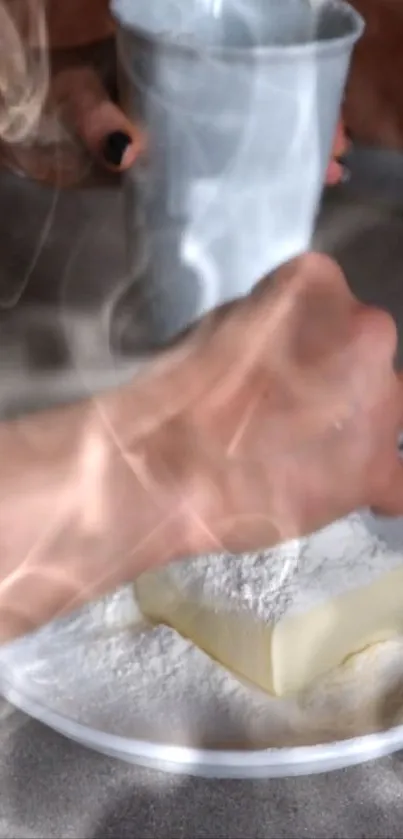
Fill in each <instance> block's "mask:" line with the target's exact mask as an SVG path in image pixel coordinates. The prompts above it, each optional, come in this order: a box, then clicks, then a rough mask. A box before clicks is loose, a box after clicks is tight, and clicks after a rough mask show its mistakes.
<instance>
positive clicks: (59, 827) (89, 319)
mask: <svg viewBox="0 0 403 839" xmlns="http://www.w3.org/2000/svg"><path fill="white" fill-rule="evenodd" d="M392 162H393V161H392ZM378 163H379V166H378V168H377V170H376V172H374V171H372V173H371V172H370V177H368V169H367V168H366V166H367V163H366V159H365V155H364V156H361V157H360V158H359V159H358V161H357V162H356V164H355V170H354V172H355V174H354V175H353V177H352V180H351V183H350V184H348V185H346V186H344V187H342V188H340V189H337V190H335V191H333V192H332V194H331V195H329V196H327V197H326V199H325V202H324V207H323V212H322V215H321V218H320V221H319V225H318V233H317V238H316V244H317V246H318V247H319V248H321V249H324V250H327V251H328V252H330V253H333V254H334V255H336V257H337V258H338V259H339V260H340V262H341V263H342V265H343V267H344V268H345V270H346V271H347V273H348V277H349V280H350V282H351V285H352V287H353V289H354V290H355V292H356V293H357V294H358V295H359V296H360V297H361V298H362V299H364V300H366V301H368V302H372V303H377V304H380V305H384V306H385V307H386V308H388V309H389V310H390V311H392V313H393V314H394V316H395V318H396V320H397V323H398V326H399V333H400V338H401V337H402V336H403V211H402V209H401V207H403V167H402V165H401V163H400V161H399V160H396V161H395V162H394V163H393V166H391V165H390V159H388V161H386V163H385V161H384V160H383V158H382V157H381V158H379V161H378ZM371 165H372V164H371ZM382 167H384V171H383V169H382ZM0 208H1V210H0V243H1V260H0V263H1V264H0V413H1V415H2V416H7V415H10V414H12V413H15V412H16V411H19V410H24V409H26V408H30V407H37V406H39V405H44V404H50V403H53V402H57V401H63V400H70V399H71V398H75V397H78V396H80V395H81V394H84V393H86V392H88V391H91V390H97V389H99V388H103V387H105V386H109V385H110V384H113V383H114V382H115V381H116V380H117V378H118V379H119V378H125V377H127V376H129V375H130V374H131V371H132V370H133V369H134V368H135V366H136V364H135V361H134V360H133V359H131V358H130V355H129V356H128V355H127V354H126V355H125V354H124V353H123V350H122V346H126V347H127V340H126V338H127V335H128V334H130V329H131V328H132V324H131V320H130V318H131V312H130V307H128V308H126V309H125V306H122V305H121V306H119V305H117V303H118V301H119V300H120V299H123V295H126V298H125V299H127V283H126V282H125V272H124V252H123V241H122V225H121V195H120V193H119V191H118V190H117V189H116V188H113V187H112V186H111V185H110V184H108V182H106V183H105V184H104V185H102V186H98V187H93V188H87V189H83V190H80V191H79V192H66V193H63V194H56V193H54V192H52V190H47V189H42V188H39V187H37V186H35V185H33V184H30V183H29V182H28V181H24V180H18V179H15V178H14V177H12V176H8V175H3V176H1V178H0ZM38 243H39V244H38ZM125 336H126V337H125ZM400 344H401V348H402V342H401V341H400ZM401 348H400V351H399V355H400V357H401V358H402V357H403V356H402V351H401ZM0 746H1V748H0V839H2V837H4V839H5V838H6V837H10V839H11V837H21V839H25V837H27V839H28V837H38V839H39V837H45V836H46V837H54V838H55V839H56V837H66V839H67V837H77V839H78V837H86V839H101V837H126V836H127V837H142V838H143V839H146V837H152V839H157V837H158V839H165V837H166V839H173V837H185V838H186V839H193V838H194V839H197V837H211V839H213V837H215V839H218V837H228V839H232V838H233V839H236V837H258V838H259V839H260V837H262V839H264V838H265V837H273V839H274V837H288V839H291V837H296V839H297V837H298V839H299V837H301V836H305V835H306V836H309V837H312V839H313V837H323V836H326V837H335V839H336V837H340V839H359V838H360V839H361V837H365V839H372V837H374V838H375V837H377V838H378V837H379V839H386V837H388V839H389V837H391V839H392V838H394V837H396V839H398V837H402V836H403V798H402V792H403V759H402V757H401V755H396V756H394V757H393V758H389V759H386V760H382V761H378V762H377V763H372V764H367V765H365V766H362V767H358V768H355V769H350V770H346V771H342V772H337V773H333V774H330V775H322V776H315V777H311V778H296V779H289V780H275V781H253V782H247V781H245V782H241V781H205V780H200V779H188V778H184V777H183V776H178V777H176V776H168V775H162V774H159V773H157V772H151V771H146V770H143V769H138V768H136V767H132V766H128V765H125V764H122V763H119V762H117V761H114V760H112V759H109V758H104V757H102V756H99V755H96V754H94V753H92V752H90V751H87V750H86V749H84V748H82V747H79V746H77V745H75V744H73V743H71V742H69V741H68V740H66V739H64V738H62V737H60V736H59V735H57V734H54V733H53V732H51V731H50V730H47V729H45V728H44V727H43V726H41V725H40V724H38V723H36V722H34V721H31V720H30V719H28V718H27V717H25V716H24V715H23V714H21V713H20V712H18V711H15V710H14V709H13V708H12V707H11V706H9V705H7V704H6V703H5V702H2V703H0Z"/></svg>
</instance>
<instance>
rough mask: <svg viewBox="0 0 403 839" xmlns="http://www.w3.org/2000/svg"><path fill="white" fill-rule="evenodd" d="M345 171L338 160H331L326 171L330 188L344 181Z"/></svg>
mask: <svg viewBox="0 0 403 839" xmlns="http://www.w3.org/2000/svg"><path fill="white" fill-rule="evenodd" d="M344 177H345V169H344V166H342V164H341V163H339V162H338V161H337V160H331V161H330V163H329V166H328V167H327V171H326V183H327V185H328V186H335V185H336V184H339V183H340V182H341V181H343V180H344Z"/></svg>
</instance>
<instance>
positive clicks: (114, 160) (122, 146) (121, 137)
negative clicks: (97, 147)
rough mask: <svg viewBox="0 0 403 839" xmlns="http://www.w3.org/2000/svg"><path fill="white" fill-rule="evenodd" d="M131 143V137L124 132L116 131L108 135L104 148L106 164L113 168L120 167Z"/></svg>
mask: <svg viewBox="0 0 403 839" xmlns="http://www.w3.org/2000/svg"><path fill="white" fill-rule="evenodd" d="M131 142H132V140H131V137H129V135H128V134H125V132H124V131H114V132H113V133H112V134H108V136H107V138H106V140H105V142H104V146H103V155H104V158H105V160H106V162H107V163H109V164H110V165H111V166H120V164H121V163H122V160H123V158H124V156H125V152H126V149H127V148H128V146H130V145H131Z"/></svg>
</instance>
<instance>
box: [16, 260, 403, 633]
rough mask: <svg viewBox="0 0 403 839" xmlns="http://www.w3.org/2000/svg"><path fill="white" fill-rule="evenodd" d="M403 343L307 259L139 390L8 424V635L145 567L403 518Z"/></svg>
mask: <svg viewBox="0 0 403 839" xmlns="http://www.w3.org/2000/svg"><path fill="white" fill-rule="evenodd" d="M395 346H396V330H395V327H394V325H393V322H392V320H391V318H390V317H389V316H388V315H387V314H385V313H384V312H381V311H379V310H374V309H372V308H368V307H365V306H362V305H361V304H360V303H359V302H358V301H357V300H356V299H355V298H354V297H353V296H352V294H351V293H350V291H349V289H348V287H347V284H346V282H345V280H344V278H343V275H342V273H341V271H340V269H339V268H338V267H337V265H336V264H335V263H334V262H332V261H331V260H329V259H327V258H326V257H322V256H319V255H315V254H308V255H307V256H305V257H302V258H300V259H298V260H295V261H293V262H292V263H290V264H288V265H286V266H284V267H283V268H281V269H280V270H279V271H278V272H276V274H275V275H274V276H273V277H271V278H269V279H268V280H266V281H264V282H263V283H262V284H261V285H260V286H259V287H258V288H257V289H256V291H255V292H254V293H253V294H252V295H251V296H249V297H246V298H244V299H243V300H241V301H238V302H237V303H235V304H232V305H230V306H226V307H224V308H223V309H222V310H221V311H219V312H217V313H216V314H214V315H213V316H209V317H208V318H207V319H206V320H204V321H203V322H202V323H201V324H200V325H199V327H198V328H196V329H195V330H193V331H192V332H191V333H189V334H188V335H187V336H186V337H184V338H183V339H182V341H180V342H179V343H178V345H177V346H175V347H174V348H171V349H169V350H167V351H166V352H165V353H164V354H163V355H162V356H161V357H159V358H158V359H156V360H155V362H153V363H152V364H151V365H150V366H149V367H146V368H145V369H144V371H143V373H142V374H141V375H139V377H138V378H136V379H135V380H134V381H133V382H132V383H131V384H130V385H126V386H124V387H122V388H120V389H117V390H115V391H111V392H110V393H106V394H103V395H100V396H99V397H97V398H93V399H92V400H88V401H86V402H83V403H80V404H78V405H75V406H72V407H70V408H67V409H66V408H64V409H59V410H57V411H52V412H49V413H44V414H36V415H32V416H28V417H24V418H22V419H19V420H17V421H14V422H11V423H7V424H3V425H0V463H1V470H0V641H5V640H8V639H10V638H11V637H14V636H15V635H19V634H21V633H24V632H27V631H29V630H30V629H32V628H34V627H36V626H39V625H40V624H42V623H44V622H46V621H48V620H50V619H51V618H53V617H55V616H57V615H60V614H63V613H65V612H67V611H69V610H70V609H73V608H75V607H76V606H79V605H81V604H82V603H83V602H85V601H86V600H90V599H93V598H96V597H98V596H101V595H102V594H104V593H106V592H107V591H109V590H112V589H114V588H115V587H117V586H118V585H120V584H122V583H126V582H129V581H131V580H133V579H134V578H135V577H136V576H137V575H138V574H139V573H141V572H142V571H143V570H145V569H146V568H150V567H155V566H157V565H162V564H164V563H166V562H169V561H173V560H175V559H183V558H185V557H187V556H191V555H195V554H200V553H205V552H215V551H217V552H221V551H224V550H228V551H230V552H232V553H234V554H237V553H241V552H243V551H250V550H256V549H259V548H262V547H267V546H270V545H273V544H275V543H277V542H279V541H284V540H286V539H288V538H294V537H297V536H300V535H303V534H306V533H309V532H312V531H313V530H315V529H318V528H320V527H322V526H324V525H326V524H327V523H328V522H330V521H332V520H334V519H336V518H339V517H340V516H343V515H346V514H348V513H349V512H351V511H353V510H355V509H357V508H360V507H365V506H370V507H374V508H376V509H378V510H379V511H382V512H383V513H385V514H390V515H394V514H398V513H402V512H403V467H402V465H401V462H400V460H399V457H398V451H397V437H398V433H399V431H400V428H401V419H402V413H403V398H402V386H401V383H400V380H399V378H398V376H397V375H396V373H395V372H394V369H393V361H394V353H395ZM234 561H236V559H234Z"/></svg>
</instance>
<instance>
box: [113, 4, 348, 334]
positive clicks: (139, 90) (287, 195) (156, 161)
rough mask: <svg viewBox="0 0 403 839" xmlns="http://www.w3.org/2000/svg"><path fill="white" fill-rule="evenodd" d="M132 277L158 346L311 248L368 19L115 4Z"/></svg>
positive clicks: (339, 11)
mask: <svg viewBox="0 0 403 839" xmlns="http://www.w3.org/2000/svg"><path fill="white" fill-rule="evenodd" d="M112 9H113V12H114V15H115V18H116V19H117V22H118V64H119V73H120V89H121V97H122V102H123V105H124V108H125V110H126V111H127V113H128V114H129V115H130V117H131V118H132V119H133V120H137V121H140V122H141V123H142V124H143V125H144V126H145V129H146V132H147V136H148V151H147V155H146V157H144V158H143V159H142V160H141V161H139V162H138V164H137V165H136V166H134V168H133V169H132V171H130V172H129V174H128V175H127V177H126V195H127V202H126V224H127V239H128V245H129V270H130V277H131V279H132V280H133V281H135V283H136V289H137V294H138V298H139V299H138V301H137V305H138V304H139V302H140V301H141V303H142V306H141V310H142V319H143V323H144V325H145V327H146V329H145V333H146V334H147V336H148V339H149V340H150V342H151V343H152V344H158V343H160V342H164V341H166V340H169V339H170V338H172V337H173V336H175V335H176V334H177V333H178V332H181V331H182V330H183V329H184V328H186V327H187V326H188V325H190V324H192V323H193V322H195V321H196V320H197V319H198V318H200V317H201V316H202V315H203V314H205V313H206V312H208V311H209V310H211V309H213V308H215V307H216V306H217V305H220V304H221V303H225V302H227V301H229V300H232V299H234V298H237V297H239V296H241V295H243V294H245V293H248V292H249V291H250V290H251V288H252V287H253V286H254V285H255V284H256V282H257V281H258V280H259V279H261V277H262V276H264V275H265V274H266V273H267V272H269V271H271V270H272V269H274V268H275V267H276V266H278V265H279V264H281V263H282V262H284V261H285V260H287V259H289V258H291V257H293V256H295V255H296V254H298V253H300V252H303V251H304V250H305V249H306V248H307V247H309V244H310V240H311V236H312V232H313V227H314V221H315V217H316V212H317V207H318V201H319V198H320V195H321V190H322V184H323V178H324V174H325V170H326V166H327V163H328V160H329V156H330V153H331V146H332V140H333V136H334V131H335V127H336V121H337V118H338V113H339V107H340V101H341V98H342V94H343V89H344V84H345V79H346V74H347V71H348V67H349V61H350V55H351V51H352V48H353V45H354V43H355V41H356V40H357V38H358V37H359V36H360V34H361V33H362V31H363V21H362V19H361V17H360V16H359V15H358V14H357V13H356V12H355V11H354V10H353V9H352V8H351V7H350V6H349V5H348V4H347V3H344V2H334V0H321V1H320V2H319V3H312V2H311V3H310V2H309V0H182V2H179V0H153V2H152V3H144V0H114V2H113V4H112Z"/></svg>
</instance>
